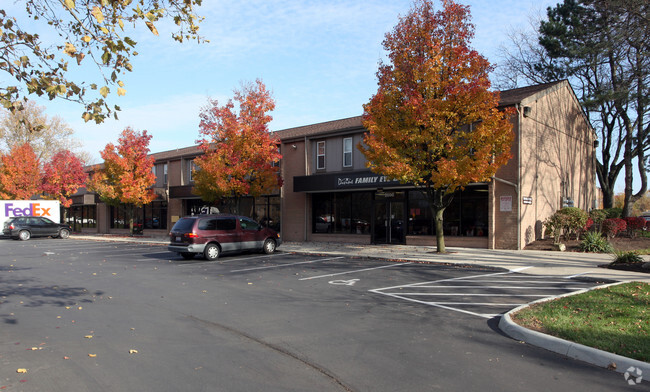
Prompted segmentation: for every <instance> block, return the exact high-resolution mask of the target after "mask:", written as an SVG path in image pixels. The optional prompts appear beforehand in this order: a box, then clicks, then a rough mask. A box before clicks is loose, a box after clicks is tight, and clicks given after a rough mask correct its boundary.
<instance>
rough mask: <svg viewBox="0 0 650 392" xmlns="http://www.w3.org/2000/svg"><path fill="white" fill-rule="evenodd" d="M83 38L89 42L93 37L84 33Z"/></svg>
mask: <svg viewBox="0 0 650 392" xmlns="http://www.w3.org/2000/svg"><path fill="white" fill-rule="evenodd" d="M81 39H82V40H83V41H84V42H86V43H88V42H90V40H91V39H92V37H91V36H89V35H84V36H83V38H81Z"/></svg>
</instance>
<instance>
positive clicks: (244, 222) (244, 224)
mask: <svg viewBox="0 0 650 392" xmlns="http://www.w3.org/2000/svg"><path fill="white" fill-rule="evenodd" d="M239 224H240V225H241V228H242V230H258V229H259V228H260V225H259V224H258V223H257V222H255V221H252V220H250V219H245V218H240V219H239Z"/></svg>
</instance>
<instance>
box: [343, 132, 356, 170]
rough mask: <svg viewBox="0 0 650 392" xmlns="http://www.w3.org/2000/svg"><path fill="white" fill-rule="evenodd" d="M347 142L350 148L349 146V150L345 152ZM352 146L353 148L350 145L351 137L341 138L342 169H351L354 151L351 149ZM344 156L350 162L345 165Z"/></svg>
mask: <svg viewBox="0 0 650 392" xmlns="http://www.w3.org/2000/svg"><path fill="white" fill-rule="evenodd" d="M348 141H349V142H350V146H349V147H350V150H349V151H346V147H347V142H348ZM352 146H353V143H352V138H351V137H345V138H343V167H352V151H353V150H354V149H353V148H352ZM346 156H349V158H350V162H349V163H348V164H347V165H346V162H345V161H346V159H345V157H346Z"/></svg>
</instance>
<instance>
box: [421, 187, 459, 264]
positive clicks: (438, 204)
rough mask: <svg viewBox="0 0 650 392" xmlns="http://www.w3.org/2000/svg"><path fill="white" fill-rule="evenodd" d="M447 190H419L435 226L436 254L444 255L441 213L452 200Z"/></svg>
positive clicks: (452, 196)
mask: <svg viewBox="0 0 650 392" xmlns="http://www.w3.org/2000/svg"><path fill="white" fill-rule="evenodd" d="M447 190H448V188H441V189H434V188H431V187H427V188H426V190H421V192H423V193H424V194H425V195H426V196H427V200H428V201H429V208H430V209H431V212H432V213H433V216H434V219H435V226H436V246H437V247H438V249H437V252H438V253H445V252H446V251H447V249H446V248H445V233H444V230H443V222H444V218H443V213H444V212H445V209H446V208H447V207H449V204H451V201H452V200H453V198H454V194H453V193H449V192H447Z"/></svg>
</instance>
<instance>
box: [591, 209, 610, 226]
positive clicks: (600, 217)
mask: <svg viewBox="0 0 650 392" xmlns="http://www.w3.org/2000/svg"><path fill="white" fill-rule="evenodd" d="M589 217H590V218H591V219H593V220H594V223H596V224H601V223H603V221H604V220H605V219H607V218H608V216H607V211H605V210H591V211H589Z"/></svg>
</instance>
